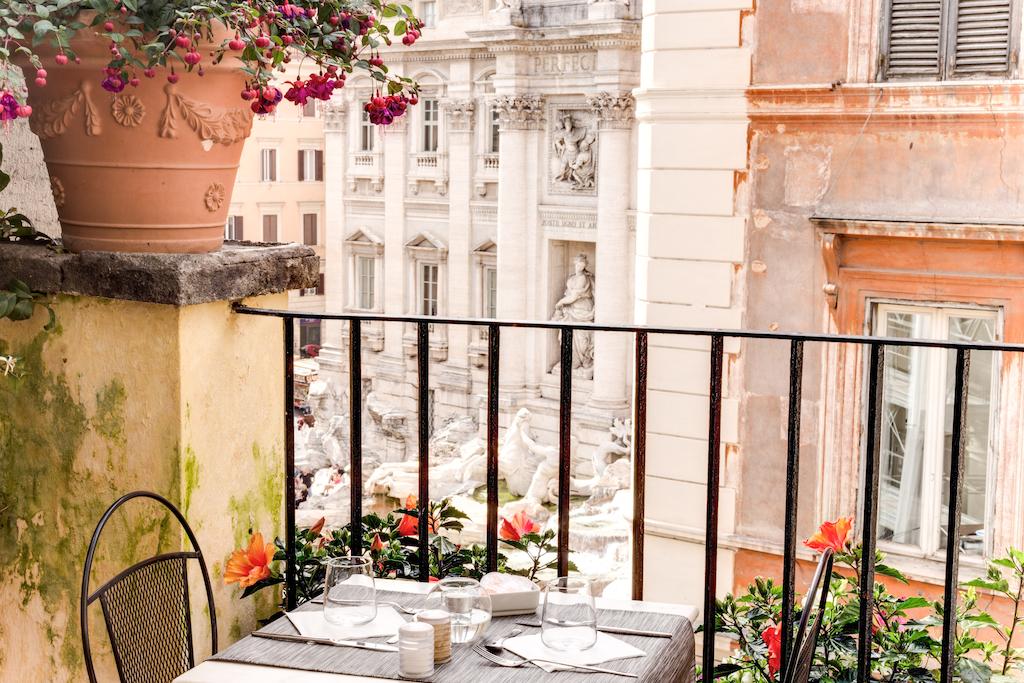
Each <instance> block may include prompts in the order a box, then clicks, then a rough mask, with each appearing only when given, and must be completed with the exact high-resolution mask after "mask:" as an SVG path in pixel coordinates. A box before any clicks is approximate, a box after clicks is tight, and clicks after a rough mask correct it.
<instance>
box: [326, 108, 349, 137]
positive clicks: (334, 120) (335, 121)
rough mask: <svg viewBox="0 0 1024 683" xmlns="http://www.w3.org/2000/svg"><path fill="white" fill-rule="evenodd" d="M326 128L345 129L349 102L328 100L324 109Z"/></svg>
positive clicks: (331, 129)
mask: <svg viewBox="0 0 1024 683" xmlns="http://www.w3.org/2000/svg"><path fill="white" fill-rule="evenodd" d="M323 112H324V130H330V131H339V130H345V118H346V116H347V115H348V103H346V102H343V101H340V102H328V103H327V104H326V105H325V106H324V109H323Z"/></svg>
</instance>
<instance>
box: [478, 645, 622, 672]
mask: <svg viewBox="0 0 1024 683" xmlns="http://www.w3.org/2000/svg"><path fill="white" fill-rule="evenodd" d="M473 652H475V653H477V654H478V655H480V656H481V657H483V658H484V659H486V660H487V661H489V662H493V663H494V664H497V665H498V666H507V667H510V668H517V667H520V666H525V665H527V664H538V663H540V664H555V665H556V666H570V667H572V668H573V669H579V670H581V671H592V672H594V673H600V674H612V675H613V676H625V677H626V678H640V676H638V675H637V674H631V673H626V672H625V671H616V670H615V669H602V668H600V667H597V666H584V665H583V664H566V663H565V662H552V661H550V660H548V659H521V660H519V661H515V660H513V659H506V658H505V657H499V656H498V655H495V654H491V653H490V652H488V651H487V650H485V649H484V648H482V647H480V646H479V645H477V646H476V647H474V648H473Z"/></svg>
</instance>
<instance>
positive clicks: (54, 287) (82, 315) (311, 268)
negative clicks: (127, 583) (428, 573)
mask: <svg viewBox="0 0 1024 683" xmlns="http://www.w3.org/2000/svg"><path fill="white" fill-rule="evenodd" d="M44 188H45V186H44ZM317 261H318V259H317V257H316V256H315V255H314V253H313V250H312V249H311V248H309V247H305V246H297V245H277V246H257V247H241V246H226V247H225V248H224V249H222V250H220V251H216V252H213V253H211V254H111V253H103V252H91V253H88V254H81V255H78V254H58V253H56V252H53V251H50V250H49V249H46V248H44V247H41V246H27V245H18V244H0V272H3V273H4V274H5V275H7V276H9V277H14V278H18V279H20V280H23V281H24V282H26V283H27V284H28V285H29V287H31V288H32V289H33V290H36V291H40V292H45V293H46V294H48V295H50V303H51V305H52V306H53V309H54V313H55V314H56V320H57V327H56V328H55V329H54V330H52V331H49V332H48V331H46V330H45V329H44V327H43V326H44V324H45V323H46V320H47V314H46V311H45V310H43V309H42V308H37V309H36V311H35V314H34V316H33V317H32V318H31V319H29V320H25V321H21V322H11V321H10V320H7V319H3V320H0V355H4V356H8V355H9V356H13V357H14V358H15V359H16V360H15V367H14V372H13V374H9V375H6V376H5V375H4V374H3V373H0V415H2V416H3V417H2V419H0V466H2V467H3V471H4V477H3V479H2V480H0V600H2V601H3V604H5V605H9V606H16V607H14V608H12V609H7V610H6V611H5V618H4V624H3V634H4V635H3V637H4V639H5V653H6V654H8V655H9V656H5V657H3V658H0V680H4V681H82V680H85V679H86V674H85V669H84V664H83V661H82V655H81V652H82V649H81V648H82V641H81V635H80V632H79V628H80V622H79V614H78V600H79V586H80V585H81V571H82V566H83V564H84V558H85V553H86V549H87V547H88V544H89V539H90V537H91V536H92V533H93V529H94V528H95V526H96V523H97V522H98V521H99V519H100V516H101V515H102V514H103V511H104V510H105V509H106V508H107V507H108V506H109V505H110V504H111V503H113V502H114V500H116V499H117V498H118V497H120V496H121V495H123V494H125V493H128V492H129V491H135V490H139V489H145V490H149V491H153V492H156V493H158V494H161V495H163V496H164V497H166V498H168V499H170V500H171V501H172V502H173V503H174V504H175V505H176V506H177V507H178V508H180V509H181V511H182V513H183V514H184V516H185V517H186V518H187V520H188V521H189V524H190V525H191V526H192V528H193V529H194V530H195V532H196V535H197V537H198V541H199V544H200V546H201V548H202V551H203V555H204V556H205V557H206V562H207V564H208V565H209V569H210V574H211V578H212V582H213V593H214V598H215V601H216V606H217V624H218V628H219V640H220V646H221V647H222V648H223V647H227V645H229V644H230V643H231V642H232V641H234V640H237V639H238V638H240V637H241V636H242V635H244V634H246V633H248V632H249V631H251V630H253V629H254V628H256V627H257V625H258V622H257V620H258V619H265V618H267V617H269V616H271V615H272V614H274V612H276V611H277V601H276V597H277V596H276V595H275V593H276V591H273V590H266V591H261V592H260V593H258V594H257V595H254V596H253V597H252V598H248V599H245V600H241V599H239V594H240V591H239V589H238V588H237V587H235V586H227V585H225V584H224V582H223V569H224V564H225V561H226V560H227V558H228V556H229V555H230V553H231V551H232V550H233V549H234V548H237V547H242V546H244V545H245V544H246V542H247V541H248V538H249V530H250V529H253V530H259V531H261V532H262V533H263V534H264V537H265V538H266V539H267V540H268V541H270V540H272V539H273V538H274V537H275V536H278V537H282V538H283V536H284V514H283V513H284V486H285V477H284V474H283V472H284V433H285V431H284V430H285V426H284V418H283V416H284V349H283V330H284V327H283V324H282V322H281V321H280V320H279V319H276V318H268V317H258V316H250V315H242V314H239V313H236V312H234V311H233V310H232V306H231V304H232V301H235V300H243V301H244V302H245V303H247V304H250V305H253V306H260V307H266V308H287V306H288V297H287V294H286V292H287V290H289V289H298V288H301V287H311V286H314V285H315V284H316V282H317V279H318V272H319V266H318V262H317ZM171 521H172V520H170V518H169V517H168V516H167V515H166V514H165V513H164V512H162V511H161V509H160V508H157V507H156V506H155V505H154V504H150V503H145V502H139V503H138V504H136V502H135V501H132V502H131V503H129V504H128V506H126V507H125V508H123V509H122V511H120V512H118V513H117V514H116V516H115V517H114V518H113V519H112V523H111V524H110V525H109V526H108V527H107V533H106V535H105V536H104V537H103V538H101V543H100V546H99V553H98V555H97V564H96V565H95V566H94V568H93V574H92V584H91V585H92V588H93V589H95V588H97V587H98V586H99V585H101V583H102V582H103V581H106V580H108V579H110V578H111V577H113V576H114V575H115V574H116V573H117V572H118V571H120V570H122V569H125V568H127V567H129V566H130V565H132V564H134V563H135V562H138V561H140V560H143V559H145V558H147V557H149V556H151V555H153V554H156V553H157V552H170V551H176V550H185V549H188V548H185V547H183V544H184V541H183V538H182V535H181V534H180V533H179V531H178V528H177V526H176V525H174V524H172V523H171ZM193 569H194V566H193V567H192V568H190V570H189V577H190V580H191V586H190V591H189V592H190V594H191V595H192V596H193V602H192V606H193V608H194V609H193V615H192V625H193V628H194V642H195V644H196V647H197V659H199V660H202V659H204V658H205V657H206V656H208V655H209V652H208V650H209V643H210V636H209V619H208V617H207V616H206V613H205V605H206V603H205V599H204V598H203V597H201V596H204V595H205V593H204V591H203V589H202V581H201V579H199V576H198V575H199V572H198V571H193ZM89 617H90V625H91V627H92V630H91V633H92V634H93V641H92V642H93V643H94V644H96V643H104V644H105V643H106V642H107V640H106V632H105V630H104V627H103V616H102V613H101V610H100V609H99V605H98V604H96V603H94V604H93V605H92V607H91V608H90V613H89ZM94 653H95V654H96V655H97V657H98V662H97V665H98V671H97V673H98V678H99V680H103V681H108V680H117V674H116V672H115V671H114V666H113V661H112V660H111V658H110V651H109V649H108V648H98V649H94Z"/></svg>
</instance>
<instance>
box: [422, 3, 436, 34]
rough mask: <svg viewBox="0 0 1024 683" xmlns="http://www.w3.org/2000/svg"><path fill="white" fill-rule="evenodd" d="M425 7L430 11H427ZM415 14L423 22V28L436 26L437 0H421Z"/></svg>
mask: <svg viewBox="0 0 1024 683" xmlns="http://www.w3.org/2000/svg"><path fill="white" fill-rule="evenodd" d="M427 7H429V8H430V11H429V12H428V11H427ZM417 16H418V17H419V19H420V20H421V21H422V22H423V26H424V28H434V27H435V26H437V0H423V1H422V2H420V11H419V12H418V14H417Z"/></svg>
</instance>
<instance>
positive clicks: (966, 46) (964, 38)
mask: <svg viewBox="0 0 1024 683" xmlns="http://www.w3.org/2000/svg"><path fill="white" fill-rule="evenodd" d="M1019 4H1020V0H886V2H885V14H884V19H885V25H884V26H883V32H882V33H883V35H882V60H881V64H882V69H881V77H882V78H885V79H893V80H894V79H919V80H946V79H952V78H971V77H993V76H995V77H1000V76H1001V77H1009V76H1011V75H1012V74H1011V71H1012V67H1013V66H1014V63H1015V61H1016V60H1015V59H1014V51H1015V50H1016V41H1017V28H1016V23H1017V21H1016V16H1017V14H1018V8H1017V6H1018V5H1019Z"/></svg>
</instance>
